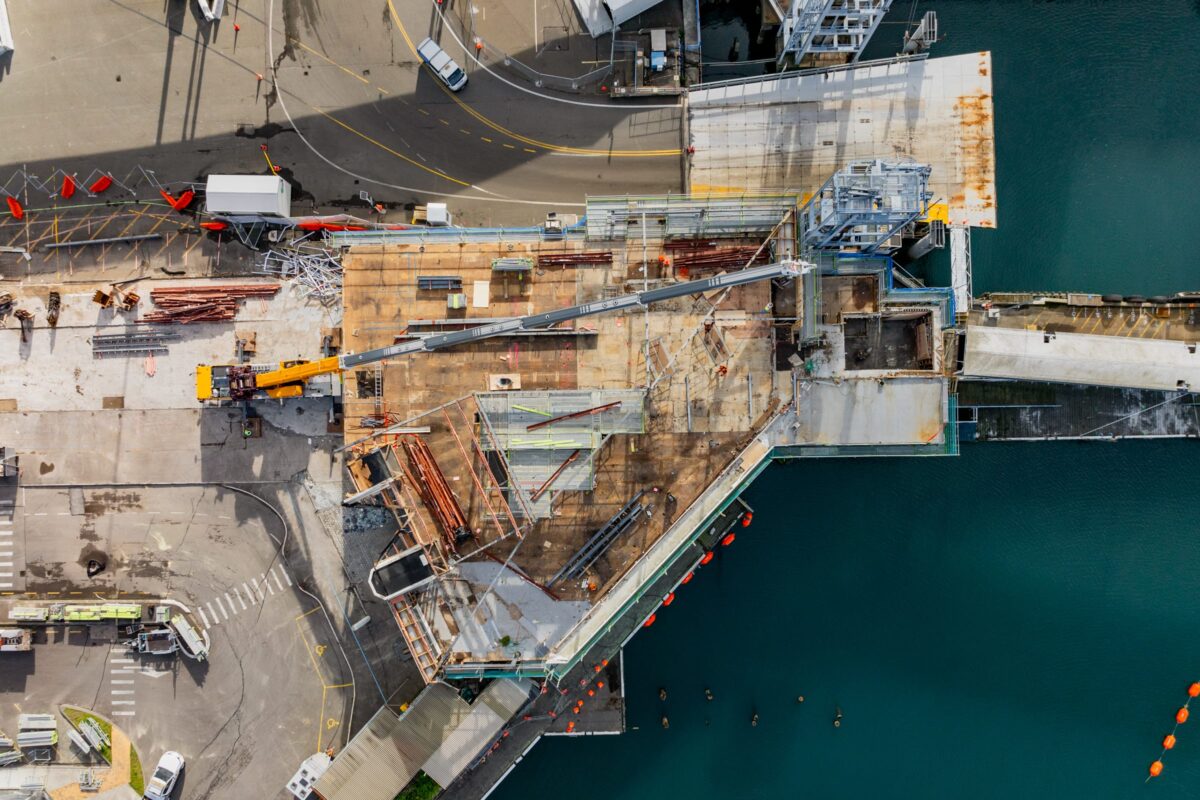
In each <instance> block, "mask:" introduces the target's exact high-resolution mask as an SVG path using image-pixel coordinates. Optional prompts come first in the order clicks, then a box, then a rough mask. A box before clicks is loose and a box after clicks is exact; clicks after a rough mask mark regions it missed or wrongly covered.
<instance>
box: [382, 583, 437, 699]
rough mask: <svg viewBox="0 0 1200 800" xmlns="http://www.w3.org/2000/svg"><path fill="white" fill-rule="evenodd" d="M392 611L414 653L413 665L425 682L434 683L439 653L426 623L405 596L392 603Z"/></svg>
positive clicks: (409, 648)
mask: <svg viewBox="0 0 1200 800" xmlns="http://www.w3.org/2000/svg"><path fill="white" fill-rule="evenodd" d="M392 611H393V613H395V615H396V623H397V624H398V625H399V626H400V633H401V635H402V636H404V641H405V643H407V644H408V651H409V652H410V653H412V657H413V663H415V664H416V665H417V669H419V670H420V671H421V677H422V678H424V679H425V682H426V683H433V682H434V680H436V678H437V671H438V653H437V646H436V645H435V644H434V642H433V637H432V635H430V633H429V629H428V627H427V626H426V625H425V621H424V620H423V619H421V616H420V614H418V613H417V610H416V609H415V608H413V607H412V605H411V604H409V602H408V599H407V598H406V597H405V596H404V595H401V596H400V597H397V598H396V599H395V600H393V601H392Z"/></svg>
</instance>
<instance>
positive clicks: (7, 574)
mask: <svg viewBox="0 0 1200 800" xmlns="http://www.w3.org/2000/svg"><path fill="white" fill-rule="evenodd" d="M12 576H13V574H12V573H11V572H0V578H11V577H12Z"/></svg>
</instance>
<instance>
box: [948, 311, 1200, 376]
mask: <svg viewBox="0 0 1200 800" xmlns="http://www.w3.org/2000/svg"><path fill="white" fill-rule="evenodd" d="M963 374H964V375H967V376H970V377H977V378H1014V379H1019V380H1027V381H1048V382H1051V383H1074V384H1085V385H1091V386H1119V387H1127V388H1134V389H1159V390H1163V391H1170V390H1174V389H1183V388H1190V389H1192V390H1197V389H1200V356H1198V355H1197V354H1196V347H1195V345H1191V344H1188V343H1187V342H1181V341H1171V340H1166V339H1139V338H1136V337H1127V336H1097V335H1095V334H1085V333H1047V332H1045V331H1040V330H1023V329H1020V328H998V327H997V328H992V327H986V326H981V325H971V326H968V327H967V347H966V354H965V357H964V359H963Z"/></svg>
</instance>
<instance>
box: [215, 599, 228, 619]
mask: <svg viewBox="0 0 1200 800" xmlns="http://www.w3.org/2000/svg"><path fill="white" fill-rule="evenodd" d="M213 600H214V601H215V602H216V604H217V608H219V609H220V610H221V616H222V617H224V618H225V619H229V612H228V611H226V610H225V606H224V605H222V603H221V598H220V597H214V598H213Z"/></svg>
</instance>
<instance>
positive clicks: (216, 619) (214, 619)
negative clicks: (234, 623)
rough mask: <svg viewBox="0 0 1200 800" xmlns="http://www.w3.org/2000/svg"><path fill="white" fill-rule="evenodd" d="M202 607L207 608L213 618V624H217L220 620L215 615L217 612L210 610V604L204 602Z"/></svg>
mask: <svg viewBox="0 0 1200 800" xmlns="http://www.w3.org/2000/svg"><path fill="white" fill-rule="evenodd" d="M204 607H205V608H207V609H208V614H209V616H211V617H212V618H213V625H217V624H219V623H220V622H221V618H220V617H218V616H217V612H215V611H213V610H212V606H210V605H209V604H208V603H205V604H204Z"/></svg>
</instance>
